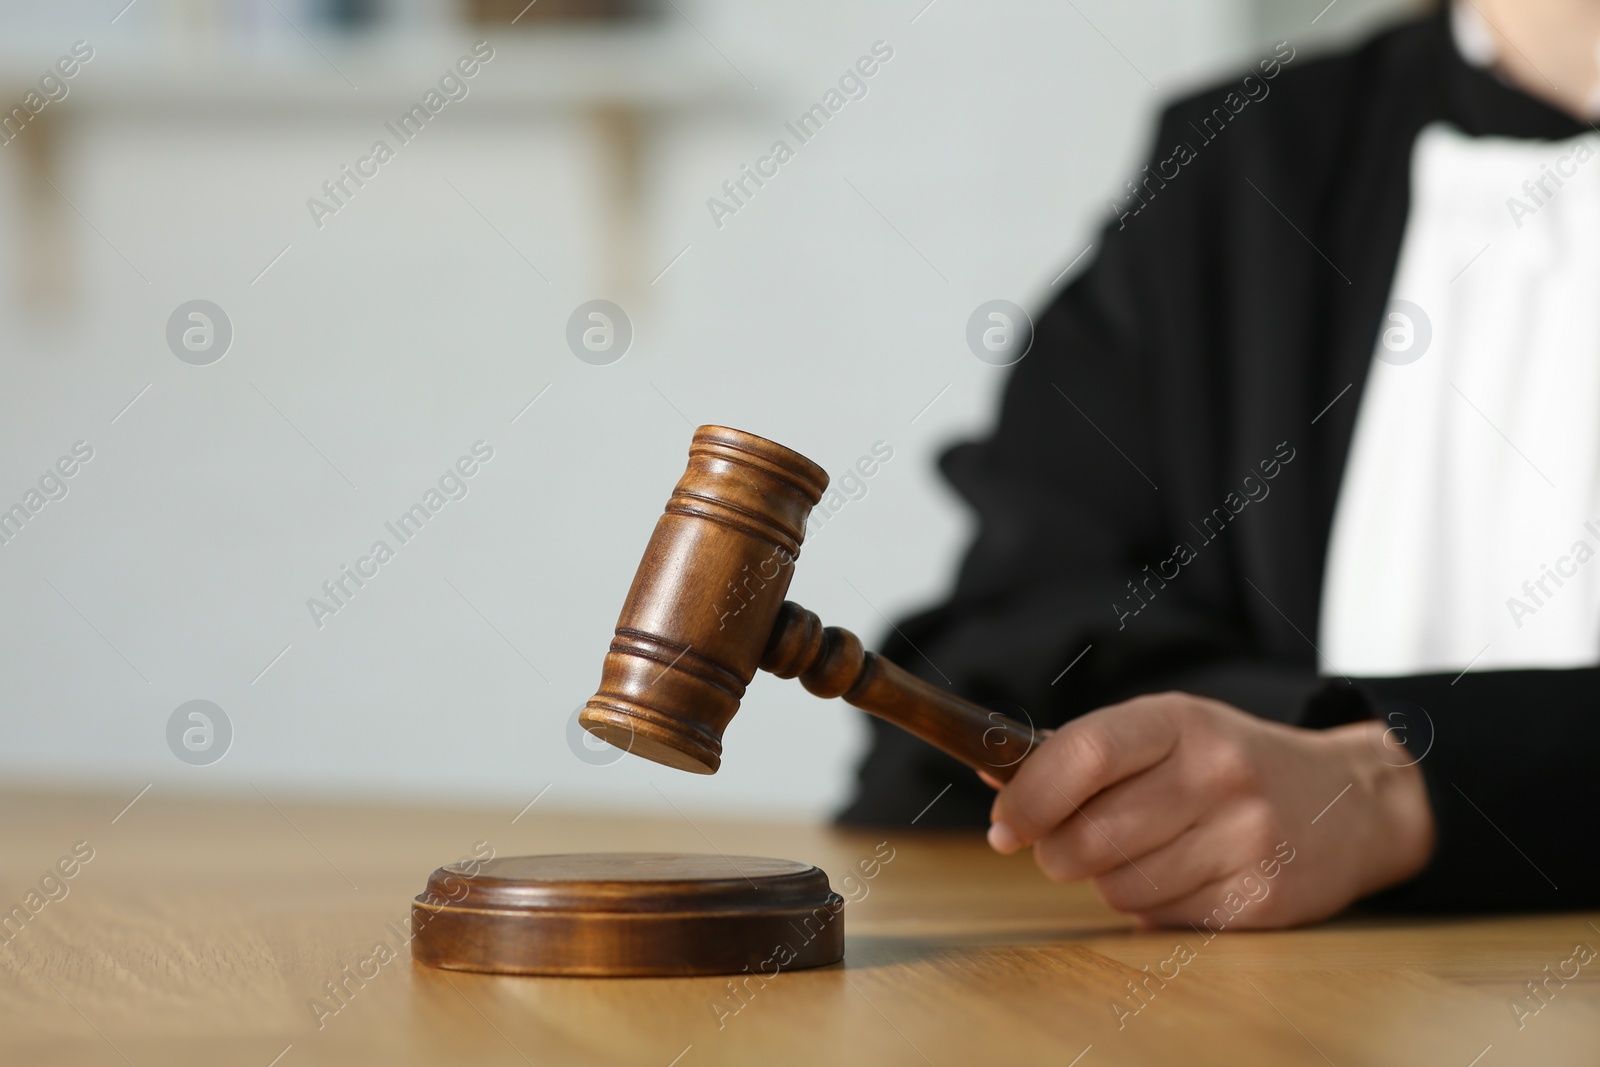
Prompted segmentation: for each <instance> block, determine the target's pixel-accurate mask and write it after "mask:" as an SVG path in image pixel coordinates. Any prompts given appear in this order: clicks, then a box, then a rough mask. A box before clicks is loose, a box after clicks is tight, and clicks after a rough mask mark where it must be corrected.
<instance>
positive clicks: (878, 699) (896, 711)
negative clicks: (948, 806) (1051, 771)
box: [761, 600, 1044, 782]
mask: <svg viewBox="0 0 1600 1067" xmlns="http://www.w3.org/2000/svg"><path fill="white" fill-rule="evenodd" d="M761 669H762V670H765V671H769V672H771V673H772V674H776V675H777V676H778V677H779V678H795V677H798V678H799V679H800V684H801V685H803V686H805V687H806V689H807V690H809V691H810V692H812V693H814V694H816V695H817V696H819V697H826V698H831V697H843V698H844V699H845V701H846V702H847V703H849V704H853V705H855V706H856V707H858V708H860V709H861V710H862V711H866V712H870V713H871V714H873V715H876V716H878V717H879V718H880V719H886V720H888V721H889V722H892V723H894V724H895V725H896V726H898V727H900V728H901V729H903V730H906V731H908V732H910V733H912V734H914V735H915V736H917V737H920V738H922V740H924V741H926V742H928V743H929V744H930V745H933V746H934V747H935V748H937V749H940V750H941V751H943V752H947V753H949V754H950V755H952V756H954V757H955V758H956V759H958V760H960V761H961V762H962V763H965V764H966V765H967V766H969V767H972V768H974V769H975V770H979V771H982V772H984V773H985V774H987V775H988V776H989V777H991V778H995V779H998V780H1000V781H1002V782H1009V781H1010V780H1011V777H1012V775H1014V774H1016V773H1017V768H1018V767H1019V766H1020V765H1021V764H1022V760H1023V758H1024V757H1025V756H1027V755H1028V753H1029V752H1031V751H1032V750H1033V748H1034V747H1035V746H1036V745H1037V744H1038V743H1039V742H1040V741H1042V740H1043V739H1044V738H1043V732H1041V731H1036V730H1034V729H1033V727H1031V726H1028V725H1024V724H1023V723H1019V722H1017V721H1016V720H1015V719H1011V718H1008V717H1006V716H1004V715H1002V714H1000V713H999V712H997V711H989V710H988V709H987V708H983V707H980V706H978V705H977V704H974V703H972V702H971V701H970V700H962V699H961V698H960V697H958V696H955V695H953V694H950V693H947V692H945V691H944V690H942V689H940V688H938V687H937V686H933V685H929V684H928V683H927V682H924V681H923V680H922V679H920V678H918V677H916V676H914V675H911V674H908V673H906V672H905V671H903V670H901V669H900V668H899V667H897V666H895V665H894V664H893V663H891V662H889V661H888V660H886V659H884V658H883V657H882V656H880V655H878V654H877V653H875V652H868V651H866V649H865V648H864V647H863V646H862V644H861V639H860V638H859V637H857V636H856V635H855V634H853V633H851V632H850V631H849V630H843V629H840V628H839V627H837V626H827V627H824V626H823V625H822V620H821V619H819V618H817V616H816V614H815V613H814V612H811V611H807V610H806V609H805V608H803V607H801V606H800V605H799V604H796V603H795V602H794V601H792V600H786V601H784V602H783V607H782V608H780V609H779V611H778V621H777V623H776V624H775V625H774V626H773V628H772V637H771V639H770V640H769V641H768V642H767V648H766V651H765V652H764V653H763V654H762V657H761Z"/></svg>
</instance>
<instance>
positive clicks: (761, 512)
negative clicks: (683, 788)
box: [578, 426, 828, 774]
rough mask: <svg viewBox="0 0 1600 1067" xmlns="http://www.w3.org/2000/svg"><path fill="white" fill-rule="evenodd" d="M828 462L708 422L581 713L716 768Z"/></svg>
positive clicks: (672, 759) (656, 751) (614, 733)
mask: <svg viewBox="0 0 1600 1067" xmlns="http://www.w3.org/2000/svg"><path fill="white" fill-rule="evenodd" d="M827 487H828V474H827V472H826V471H824V470H823V469H822V468H821V467H819V466H817V465H816V464H815V463H813V462H811V461H810V460H809V459H806V458H805V457H804V456H802V455H800V454H799V453H798V452H792V451H790V450H789V449H787V448H784V447H783V446H782V445H777V444H774V443H772V442H771V441H768V440H765V439H764V438H760V437H757V436H755V435H754V434H748V433H744V432H743V431H740V430H732V429H729V428H727V427H726V426H702V427H700V428H699V429H698V430H696V431H695V433H694V440H693V442H692V443H691V444H690V446H689V467H688V469H687V470H686V471H684V474H683V477H682V478H680V479H679V480H678V485H677V488H676V489H674V490H673V492H672V499H671V500H669V501H667V510H666V512H665V513H664V514H663V515H662V516H661V518H660V519H659V520H658V521H657V522H656V528H655V532H654V533H653V534H652V535H651V536H650V543H649V545H647V546H646V548H645V551H644V559H643V561H641V562H640V564H639V571H638V573H637V574H636V575H634V579H633V586H632V587H631V588H630V589H629V590H628V599H627V601H626V602H625V603H624V604H623V605H622V615H621V617H620V618H619V619H618V620H617V631H616V636H615V637H614V638H612V641H611V649H610V651H608V652H607V653H606V658H605V665H604V667H603V668H602V671H601V677H600V691H599V692H597V693H596V694H595V695H594V696H593V697H591V698H590V699H589V702H588V703H587V704H586V705H585V706H584V709H583V711H582V712H581V713H580V714H579V716H578V718H579V721H580V722H581V723H582V724H583V727H584V729H586V730H588V731H589V732H590V733H591V734H594V735H595V736H596V737H599V738H601V739H603V740H605V741H606V742H608V743H609V744H611V745H614V746H615V747H617V748H620V749H624V750H627V751H630V752H633V753H635V754H636V755H640V756H643V757H645V758H646V759H651V760H654V761H655V762H657V763H663V764H666V765H667V766H669V767H677V768H679V769H681V770H686V771H694V772H695V773H697V774H713V773H715V772H716V770H717V768H718V766H720V765H721V763H722V731H723V729H724V728H725V727H726V726H727V725H728V722H729V720H730V719H732V718H733V715H734V713H735V712H736V711H738V710H739V701H740V699H741V698H742V697H743V696H744V691H745V687H746V686H748V685H749V684H750V679H751V678H753V677H754V676H755V672H756V669H757V667H758V666H760V663H761V656H762V653H763V651H765V649H766V647H767V642H768V639H769V638H770V637H771V636H772V630H773V626H774V624H775V623H776V621H777V618H778V610H779V608H780V607H781V606H782V604H783V600H784V595H785V593H786V592H787V591H788V589H789V580H790V578H791V577H792V576H793V574H794V563H795V560H796V558H797V557H798V556H799V554H800V543H801V541H803V540H804V538H805V527H806V519H807V517H808V516H809V515H810V514H811V509H812V508H813V507H815V506H816V504H817V502H818V501H820V500H821V499H822V494H823V491H824V490H826V489H827Z"/></svg>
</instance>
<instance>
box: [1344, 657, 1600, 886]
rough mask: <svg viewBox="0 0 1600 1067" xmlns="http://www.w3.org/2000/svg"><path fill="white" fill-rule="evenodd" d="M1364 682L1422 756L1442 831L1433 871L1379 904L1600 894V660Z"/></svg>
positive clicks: (1379, 711) (1371, 702)
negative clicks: (1599, 834) (1599, 840)
mask: <svg viewBox="0 0 1600 1067" xmlns="http://www.w3.org/2000/svg"><path fill="white" fill-rule="evenodd" d="M1339 684H1341V685H1342V683H1339ZM1356 688H1358V689H1360V690H1362V691H1363V692H1364V695H1365V697H1366V700H1367V702H1368V706H1369V708H1370V710H1371V711H1372V712H1373V713H1374V714H1376V715H1377V716H1378V717H1379V718H1380V719H1383V720H1385V721H1386V722H1388V723H1389V724H1390V728H1391V729H1393V730H1395V731H1396V732H1397V734H1398V736H1399V738H1400V739H1401V740H1403V741H1404V743H1405V744H1406V746H1407V749H1408V751H1409V755H1410V758H1412V759H1415V760H1416V761H1417V766H1418V767H1419V768H1420V769H1421V771H1422V776H1423V780H1424V781H1425V782H1426V783H1427V789H1428V800H1429V803H1430V804H1431V805H1432V808H1433V818H1434V824H1435V828H1436V832H1437V839H1436V843H1435V846H1434V853H1433V858H1432V860H1431V861H1430V862H1429V864H1428V867H1427V868H1426V869H1425V870H1424V871H1423V872H1422V874H1421V875H1419V876H1418V877H1416V878H1414V879H1412V880H1411V881H1409V882H1406V883H1404V884H1402V885H1399V886H1396V887H1394V888H1392V889H1389V890H1386V891H1384V892H1382V893H1380V894H1378V895H1377V896H1375V897H1373V898H1371V899H1370V900H1369V901H1367V902H1366V903H1367V905H1368V906H1370V907H1373V908H1381V909H1383V910H1398V911H1510V910H1518V911H1526V910H1535V909H1540V910H1544V909H1560V910H1566V909H1578V908H1593V907H1595V906H1596V905H1597V904H1600V851H1597V850H1596V848H1595V844H1594V834H1593V828H1594V827H1595V826H1596V825H1597V824H1600V777H1597V775H1596V770H1597V764H1600V670H1596V669H1594V668H1585V669H1581V670H1553V671H1544V670H1516V671H1484V672H1481V673H1468V674H1462V675H1459V676H1455V675H1425V676H1420V677H1412V678H1381V679H1365V680H1360V681H1357V682H1356Z"/></svg>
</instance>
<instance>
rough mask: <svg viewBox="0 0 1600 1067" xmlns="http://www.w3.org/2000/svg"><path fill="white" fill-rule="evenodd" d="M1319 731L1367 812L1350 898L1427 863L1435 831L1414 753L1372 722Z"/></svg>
mask: <svg viewBox="0 0 1600 1067" xmlns="http://www.w3.org/2000/svg"><path fill="white" fill-rule="evenodd" d="M1325 735H1326V737H1327V740H1328V741H1329V742H1330V743H1332V744H1334V745H1335V746H1337V747H1338V749H1339V750H1340V751H1341V753H1342V754H1343V762H1344V764H1345V765H1346V766H1347V767H1348V768H1349V769H1350V772H1351V775H1352V789H1351V792H1352V793H1356V794H1357V795H1358V796H1359V798H1360V799H1361V801H1362V804H1361V806H1362V808H1363V809H1364V810H1365V812H1366V813H1367V817H1366V818H1364V819H1363V820H1362V824H1363V833H1362V835H1361V836H1360V838H1359V839H1358V842H1357V845H1358V848H1359V856H1360V860H1359V861H1358V863H1357V865H1356V868H1357V877H1356V884H1355V895H1356V897H1358V898H1359V897H1364V896H1367V895H1368V894H1370V893H1376V892H1377V891H1378V890H1380V889H1386V888H1388V887H1389V886H1392V885H1397V884H1398V883H1400V882H1403V881H1405V880H1406V879H1408V878H1411V877H1414V876H1415V875H1417V874H1418V873H1420V872H1421V871H1422V869H1423V868H1424V867H1426V866H1427V864H1428V860H1429V858H1430V857H1431V856H1432V854H1433V845H1434V835H1435V829H1434V822H1433V807H1432V805H1431V803H1430V802H1429V800H1428V790H1427V785H1426V783H1425V782H1424V780H1423V777H1422V771H1421V770H1420V769H1419V768H1418V767H1417V765H1416V762H1415V758H1414V757H1413V756H1412V755H1411V754H1409V753H1408V751H1407V750H1406V749H1405V748H1404V746H1401V745H1398V744H1395V743H1393V742H1392V741H1391V740H1390V739H1389V737H1388V735H1387V731H1386V730H1385V729H1384V726H1383V724H1382V723H1380V722H1377V721H1367V722H1359V723H1351V724H1350V725H1348V726H1340V727H1336V728H1335V729H1332V730H1327V731H1325ZM1358 791H1359V792H1358Z"/></svg>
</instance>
